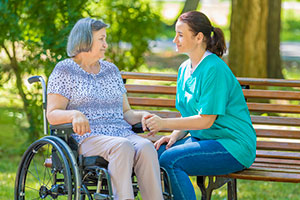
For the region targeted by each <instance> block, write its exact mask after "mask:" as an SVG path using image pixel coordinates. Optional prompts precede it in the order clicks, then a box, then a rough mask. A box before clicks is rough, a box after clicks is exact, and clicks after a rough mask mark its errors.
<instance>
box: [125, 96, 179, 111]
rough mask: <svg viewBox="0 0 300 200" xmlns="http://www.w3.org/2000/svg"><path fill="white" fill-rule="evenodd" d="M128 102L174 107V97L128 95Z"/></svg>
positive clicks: (137, 104) (131, 103)
mask: <svg viewBox="0 0 300 200" xmlns="http://www.w3.org/2000/svg"><path fill="white" fill-rule="evenodd" d="M128 102H129V104H130V105H132V106H146V107H151V106H153V107H171V108H174V107H175V99H159V98H145V97H128Z"/></svg>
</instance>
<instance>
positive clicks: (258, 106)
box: [247, 103, 300, 113]
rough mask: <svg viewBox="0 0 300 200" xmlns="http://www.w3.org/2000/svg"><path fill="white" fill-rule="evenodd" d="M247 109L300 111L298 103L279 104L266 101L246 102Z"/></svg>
mask: <svg viewBox="0 0 300 200" xmlns="http://www.w3.org/2000/svg"><path fill="white" fill-rule="evenodd" d="M247 105H248V109H249V111H258V112H276V113H277V112H278V113H300V106H299V105H281V104H267V103H247Z"/></svg>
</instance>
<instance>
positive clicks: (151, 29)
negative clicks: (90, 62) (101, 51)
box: [0, 0, 160, 141]
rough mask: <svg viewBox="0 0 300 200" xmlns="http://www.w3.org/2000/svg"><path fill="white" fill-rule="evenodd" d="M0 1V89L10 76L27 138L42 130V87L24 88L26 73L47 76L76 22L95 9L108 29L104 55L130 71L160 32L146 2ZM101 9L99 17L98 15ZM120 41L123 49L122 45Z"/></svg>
mask: <svg viewBox="0 0 300 200" xmlns="http://www.w3.org/2000/svg"><path fill="white" fill-rule="evenodd" d="M94 2H95V1H87V0H59V1H48V0H31V1H10V0H0V13H1V18H0V27H1V31H0V54H2V52H3V53H4V54H5V55H6V57H5V58H4V57H1V58H0V87H1V85H3V83H5V82H7V81H8V80H10V79H11V80H12V81H14V83H15V87H13V88H12V90H13V92H14V93H17V94H19V96H20V97H21V101H22V103H23V109H24V113H25V115H26V117H25V119H26V121H27V122H28V123H27V124H28V128H26V132H27V133H28V136H29V137H28V139H29V141H33V140H35V139H37V138H38V137H39V136H40V135H41V133H42V130H43V127H42V126H43V123H42V119H43V118H42V117H41V113H42V112H41V104H42V101H41V95H40V94H41V90H40V89H41V86H40V85H38V84H35V85H32V86H31V87H30V88H29V89H28V88H27V87H25V84H26V80H27V78H28V76H29V75H34V74H39V75H44V76H46V77H48V75H49V74H50V73H51V71H52V70H53V68H54V66H55V64H56V63H57V62H58V61H59V60H61V59H65V58H66V57H67V55H66V42H67V36H68V34H69V32H70V30H71V28H72V27H73V26H74V24H75V23H76V21H77V20H78V19H80V18H82V17H87V16H95V15H97V13H98V16H100V18H102V19H104V21H105V22H106V23H108V24H109V25H110V28H108V29H107V32H108V37H109V38H108V43H109V46H110V48H109V49H108V56H107V57H108V59H110V60H112V62H114V63H115V64H116V65H117V66H119V67H120V68H121V69H126V70H133V69H135V68H137V67H139V66H140V65H142V64H143V63H144V58H143V55H144V53H145V52H146V51H147V50H148V41H149V40H150V39H155V36H156V34H157V33H158V32H159V27H160V19H159V16H158V15H156V14H155V13H153V12H152V10H151V8H150V5H149V1H147V0H139V1H137V0H126V1H125V0H116V1H109V0H103V1H101V4H100V3H94ZM99 13H101V15H100V14H99ZM124 44H125V45H126V47H125V48H124V47H123V46H124Z"/></svg>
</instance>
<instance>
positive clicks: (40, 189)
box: [15, 76, 173, 200]
mask: <svg viewBox="0 0 300 200" xmlns="http://www.w3.org/2000/svg"><path fill="white" fill-rule="evenodd" d="M28 82H29V83H31V84H32V83H34V82H41V83H42V89H43V119H44V134H45V135H46V136H44V137H43V138H41V139H39V140H37V141H35V142H33V143H32V144H31V145H30V146H29V147H28V149H27V150H26V151H25V153H24V154H23V157H22V159H21V161H20V163H19V167H18V171H17V175H16V180H15V200H25V199H68V200H72V199H75V200H85V199H89V200H113V199H114V197H113V192H112V186H111V180H110V175H109V173H108V171H107V165H108V162H107V161H106V160H105V159H104V158H102V157H100V156H91V157H83V156H82V155H79V154H78V152H77V148H78V146H77V143H76V141H75V140H74V139H73V138H72V137H71V134H73V133H74V132H73V129H72V124H61V125H54V126H51V125H50V135H49V134H48V122H47V119H46V106H47V91H46V83H45V81H44V79H43V78H42V77H41V76H32V77H30V78H29V79H28ZM133 131H135V132H143V130H142V128H141V124H137V125H134V126H133ZM161 180H162V188H163V196H164V199H167V200H172V199H173V195H172V189H171V184H170V180H169V176H168V174H167V172H166V170H164V169H163V168H161ZM132 183H133V185H132V187H133V191H134V195H135V197H136V196H137V194H138V191H139V188H138V184H137V180H136V177H135V176H134V174H133V176H132Z"/></svg>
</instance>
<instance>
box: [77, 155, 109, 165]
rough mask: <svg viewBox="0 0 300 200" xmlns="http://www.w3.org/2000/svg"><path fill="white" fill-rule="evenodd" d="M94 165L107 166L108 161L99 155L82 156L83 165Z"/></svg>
mask: <svg viewBox="0 0 300 200" xmlns="http://www.w3.org/2000/svg"><path fill="white" fill-rule="evenodd" d="M95 165H96V166H99V167H104V168H107V166H108V161H107V160H105V159H104V158H103V157H101V156H89V157H84V158H83V166H85V167H88V166H95Z"/></svg>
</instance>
